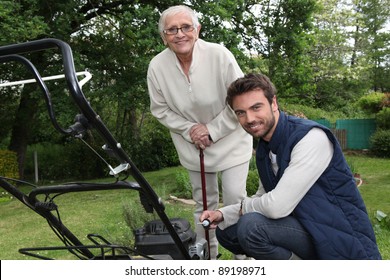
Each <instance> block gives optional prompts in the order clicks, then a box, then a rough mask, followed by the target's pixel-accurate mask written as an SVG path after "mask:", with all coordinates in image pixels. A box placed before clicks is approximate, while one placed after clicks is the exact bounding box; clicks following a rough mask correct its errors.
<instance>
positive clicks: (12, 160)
mask: <svg viewBox="0 0 390 280" xmlns="http://www.w3.org/2000/svg"><path fill="white" fill-rule="evenodd" d="M0 176H4V177H8V178H15V179H18V178H19V168H18V161H17V157H16V153H15V152H12V151H7V150H0Z"/></svg>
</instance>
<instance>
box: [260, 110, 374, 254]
mask: <svg viewBox="0 0 390 280" xmlns="http://www.w3.org/2000/svg"><path fill="white" fill-rule="evenodd" d="M313 127H318V128H321V129H322V130H324V131H325V133H326V134H327V136H328V138H329V140H330V141H331V142H332V143H333V146H334V155H333V158H332V160H331V162H330V164H329V166H328V168H327V169H326V170H325V171H324V173H323V174H322V176H321V177H320V178H319V179H318V180H317V181H316V182H315V184H314V185H313V186H312V187H311V188H310V190H309V191H308V193H307V194H306V195H305V196H304V197H303V199H302V200H301V201H300V202H299V204H298V205H297V207H296V208H295V209H294V211H293V213H292V214H291V215H293V216H294V217H295V218H296V219H298V220H299V222H300V223H301V224H302V225H303V226H304V227H305V229H306V230H307V231H308V232H309V233H310V234H311V236H312V237H313V241H314V244H315V248H316V251H317V257H318V258H319V259H328V260H330V259H359V260H362V259H381V255H380V253H379V250H378V247H377V244H376V240H375V235H374V231H373V228H372V225H371V223H370V220H369V218H368V215H367V211H366V207H365V205H364V202H363V199H362V197H361V196H360V193H359V190H358V188H357V187H356V183H355V180H354V178H353V175H352V173H351V171H350V169H349V167H348V164H347V163H346V161H345V158H344V155H343V153H342V150H341V147H340V145H339V143H338V142H337V139H336V138H335V137H334V135H333V134H332V132H331V131H330V130H329V129H327V128H326V127H324V126H322V125H320V124H318V123H316V122H313V121H309V120H304V119H299V118H296V117H292V116H287V115H285V114H284V113H283V112H280V118H279V121H278V124H277V127H276V130H275V132H274V134H273V136H272V139H271V141H270V142H269V143H268V142H265V141H263V140H260V141H259V144H258V146H257V151H256V164H257V169H258V172H259V176H260V179H261V182H262V184H263V186H264V188H265V190H266V192H269V191H271V190H272V189H274V188H275V187H276V185H277V183H278V182H279V180H280V178H281V177H282V176H283V173H284V170H285V169H286V168H287V167H288V165H289V162H290V155H291V151H292V149H293V148H294V146H295V145H296V144H297V143H298V142H299V141H300V140H301V139H302V138H303V137H304V136H305V135H306V134H307V133H308V132H309V130H310V129H312V128H313ZM270 150H271V151H272V152H273V153H274V154H276V155H277V163H278V166H279V170H278V173H277V174H276V176H275V175H274V173H273V172H272V168H271V161H270V158H269V151H270ZM297 176H299V174H298V175H297ZM291 187H292V188H293V187H294V182H291Z"/></svg>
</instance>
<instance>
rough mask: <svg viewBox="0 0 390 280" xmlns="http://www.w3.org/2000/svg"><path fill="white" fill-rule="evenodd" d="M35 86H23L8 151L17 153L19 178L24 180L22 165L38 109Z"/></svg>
mask: <svg viewBox="0 0 390 280" xmlns="http://www.w3.org/2000/svg"><path fill="white" fill-rule="evenodd" d="M34 88H36V87H35V85H25V87H24V89H23V91H22V95H21V99H20V104H19V108H18V111H17V113H16V117H15V122H14V125H13V128H12V135H11V141H10V144H9V150H11V151H14V152H16V153H17V160H18V167H19V178H20V179H23V178H24V163H25V159H26V151H27V145H28V143H29V140H30V137H31V133H32V131H33V124H34V119H35V116H36V111H37V108H38V96H36V95H37V92H36V91H34V90H33V89H34Z"/></svg>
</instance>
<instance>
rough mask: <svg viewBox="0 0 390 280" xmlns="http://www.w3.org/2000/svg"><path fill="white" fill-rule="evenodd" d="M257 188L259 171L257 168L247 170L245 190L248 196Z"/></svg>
mask: <svg viewBox="0 0 390 280" xmlns="http://www.w3.org/2000/svg"><path fill="white" fill-rule="evenodd" d="M258 189H259V173H258V172H257V169H255V170H249V172H248V178H247V179H246V192H247V195H248V196H252V195H254V194H255V193H256V192H257V190H258Z"/></svg>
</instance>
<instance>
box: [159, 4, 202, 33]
mask: <svg viewBox="0 0 390 280" xmlns="http://www.w3.org/2000/svg"><path fill="white" fill-rule="evenodd" d="M183 12H184V13H188V15H189V16H190V17H191V19H192V24H193V25H194V28H195V30H198V27H199V20H198V17H197V16H196V14H195V12H194V11H193V10H192V9H191V8H190V7H188V6H185V5H177V6H172V7H170V8H168V9H166V10H165V11H163V12H162V14H161V16H160V20H159V21H158V31H159V32H160V35H161V36H162V37H163V36H164V28H165V20H166V18H167V16H172V15H176V14H179V13H183Z"/></svg>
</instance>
